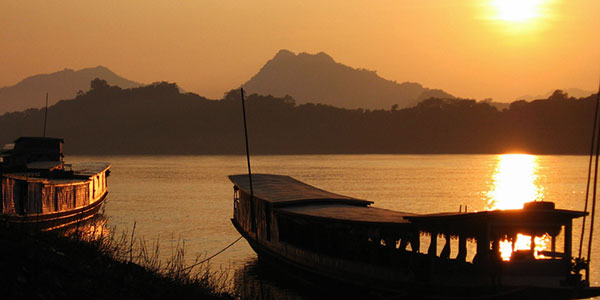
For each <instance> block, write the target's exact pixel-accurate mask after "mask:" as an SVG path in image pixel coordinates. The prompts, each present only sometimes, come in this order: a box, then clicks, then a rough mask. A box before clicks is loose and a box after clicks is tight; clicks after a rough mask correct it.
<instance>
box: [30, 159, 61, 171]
mask: <svg viewBox="0 0 600 300" xmlns="http://www.w3.org/2000/svg"><path fill="white" fill-rule="evenodd" d="M62 165H63V162H62V161H35V162H30V163H28V164H27V165H26V167H27V169H32V170H54V169H57V168H60V167H62Z"/></svg>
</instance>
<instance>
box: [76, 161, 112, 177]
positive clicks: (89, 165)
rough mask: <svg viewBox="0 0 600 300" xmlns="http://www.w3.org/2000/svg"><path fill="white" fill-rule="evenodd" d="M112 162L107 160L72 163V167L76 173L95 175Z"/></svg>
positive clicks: (104, 169)
mask: <svg viewBox="0 0 600 300" xmlns="http://www.w3.org/2000/svg"><path fill="white" fill-rule="evenodd" d="M110 167H111V164H110V163H106V162H85V163H74V164H71V169H72V170H73V173H74V174H75V175H83V176H94V175H96V174H98V173H100V172H103V171H106V169H108V168H110Z"/></svg>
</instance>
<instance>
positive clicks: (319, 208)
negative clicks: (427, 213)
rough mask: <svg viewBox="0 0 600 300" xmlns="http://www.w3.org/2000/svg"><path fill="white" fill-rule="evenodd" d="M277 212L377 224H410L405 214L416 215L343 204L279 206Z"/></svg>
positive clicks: (407, 214)
mask: <svg viewBox="0 0 600 300" xmlns="http://www.w3.org/2000/svg"><path fill="white" fill-rule="evenodd" d="M277 211H278V212H281V213H285V214H295V215H301V216H309V217H314V218H320V219H334V220H339V221H349V222H361V223H377V224H407V225H408V224H410V222H409V221H408V220H406V219H405V217H406V216H416V214H413V213H407V212H399V211H393V210H388V209H383V208H376V207H364V206H355V205H344V204H320V205H319V204H317V205H301V206H290V207H284V208H279V209H278V210H277Z"/></svg>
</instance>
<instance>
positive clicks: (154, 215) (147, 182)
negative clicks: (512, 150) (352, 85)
mask: <svg viewBox="0 0 600 300" xmlns="http://www.w3.org/2000/svg"><path fill="white" fill-rule="evenodd" d="M68 159H69V160H70V162H81V161H108V162H111V163H112V164H113V166H112V173H111V176H110V178H109V179H108V182H109V192H110V195H109V201H108V202H107V204H106V207H105V209H106V215H107V216H108V217H109V224H110V225H112V226H115V227H116V230H117V231H119V230H121V231H124V230H129V231H131V228H132V227H133V223H134V222H136V235H137V236H142V237H144V238H145V239H146V240H148V241H154V240H157V239H160V243H161V245H162V247H163V254H164V255H165V256H169V255H170V254H169V251H170V245H171V244H173V243H176V242H177V240H178V239H182V240H184V241H185V247H186V253H187V257H188V258H190V259H192V258H193V257H194V256H195V255H196V254H206V255H211V254H213V253H215V252H216V251H218V250H220V249H221V248H223V247H224V246H226V245H227V244H229V243H230V242H231V241H233V240H235V239H236V238H237V237H238V236H239V234H238V233H237V232H236V231H235V229H234V228H233V226H232V225H231V223H230V218H231V215H232V196H233V190H232V185H231V183H230V182H229V180H228V179H227V175H230V174H239V173H246V161H245V156H107V157H98V156H93V157H88V156H76V157H68ZM587 160H588V158H587V157H585V156H524V155H301V156H256V157H253V160H252V167H253V172H254V173H275V174H285V175H290V176H293V177H295V178H297V179H299V180H301V181H304V182H306V183H309V184H312V185H315V186H317V187H320V188H323V189H326V190H329V191H332V192H336V193H340V194H344V195H348V196H353V197H356V198H362V199H367V200H371V201H374V202H375V204H374V206H376V207H381V208H388V209H395V210H402V211H410V212H415V213H430V212H440V211H458V210H459V206H460V205H462V206H463V207H464V206H465V205H466V206H467V207H468V210H469V211H476V210H485V209H489V208H513V207H520V206H522V203H523V202H526V201H530V200H536V199H537V200H540V199H544V200H546V201H553V202H555V203H556V205H557V207H559V208H565V209H575V210H582V209H583V203H584V199H585V198H584V197H585V186H586V176H587V163H588V161H587ZM580 227H581V225H580V222H576V223H575V228H574V237H577V238H578V236H579V232H580ZM596 232H600V230H596ZM599 239H600V237H595V241H596V243H595V244H596V245H600V240H599ZM573 244H574V247H575V248H577V246H578V240H577V239H574V242H573ZM599 247H600V246H595V247H593V254H592V255H593V256H592V259H593V260H594V261H593V263H592V269H593V274H592V285H599V284H600V283H599V282H598V281H600V248H599ZM573 253H575V254H576V253H577V249H574V251H573ZM255 258H256V255H255V253H254V252H253V251H252V249H251V248H250V247H249V246H248V244H247V243H246V242H245V241H243V242H241V241H240V242H239V243H237V244H236V245H235V246H233V247H232V248H230V249H229V250H227V251H226V252H224V253H223V254H221V255H219V256H217V257H216V258H215V259H214V260H212V267H213V268H214V269H219V268H222V269H229V270H230V274H235V273H236V271H237V273H238V274H239V273H240V272H245V271H244V270H246V269H252V265H253V264H254V262H255ZM259 276H260V275H259Z"/></svg>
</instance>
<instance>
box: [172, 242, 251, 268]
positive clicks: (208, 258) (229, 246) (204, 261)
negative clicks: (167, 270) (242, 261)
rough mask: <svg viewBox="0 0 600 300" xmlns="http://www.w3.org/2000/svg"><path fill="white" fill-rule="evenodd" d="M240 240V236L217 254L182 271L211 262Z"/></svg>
mask: <svg viewBox="0 0 600 300" xmlns="http://www.w3.org/2000/svg"><path fill="white" fill-rule="evenodd" d="M241 239H242V236H241V235H240V236H239V237H238V238H237V239H236V240H235V241H233V242H231V244H229V245H227V246H226V247H225V248H223V249H221V250H219V251H218V252H217V253H215V254H213V255H211V256H209V257H208V258H205V259H203V260H201V261H199V262H197V263H195V264H193V265H191V266H189V267H187V268H184V269H183V270H189V269H192V268H193V267H195V266H197V265H201V264H203V263H205V262H207V261H209V260H211V259H213V258H215V257H216V256H217V255H219V254H221V253H223V252H225V250H227V249H229V248H230V247H231V246H233V245H235V243H237V242H239V241H240V240H241Z"/></svg>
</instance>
